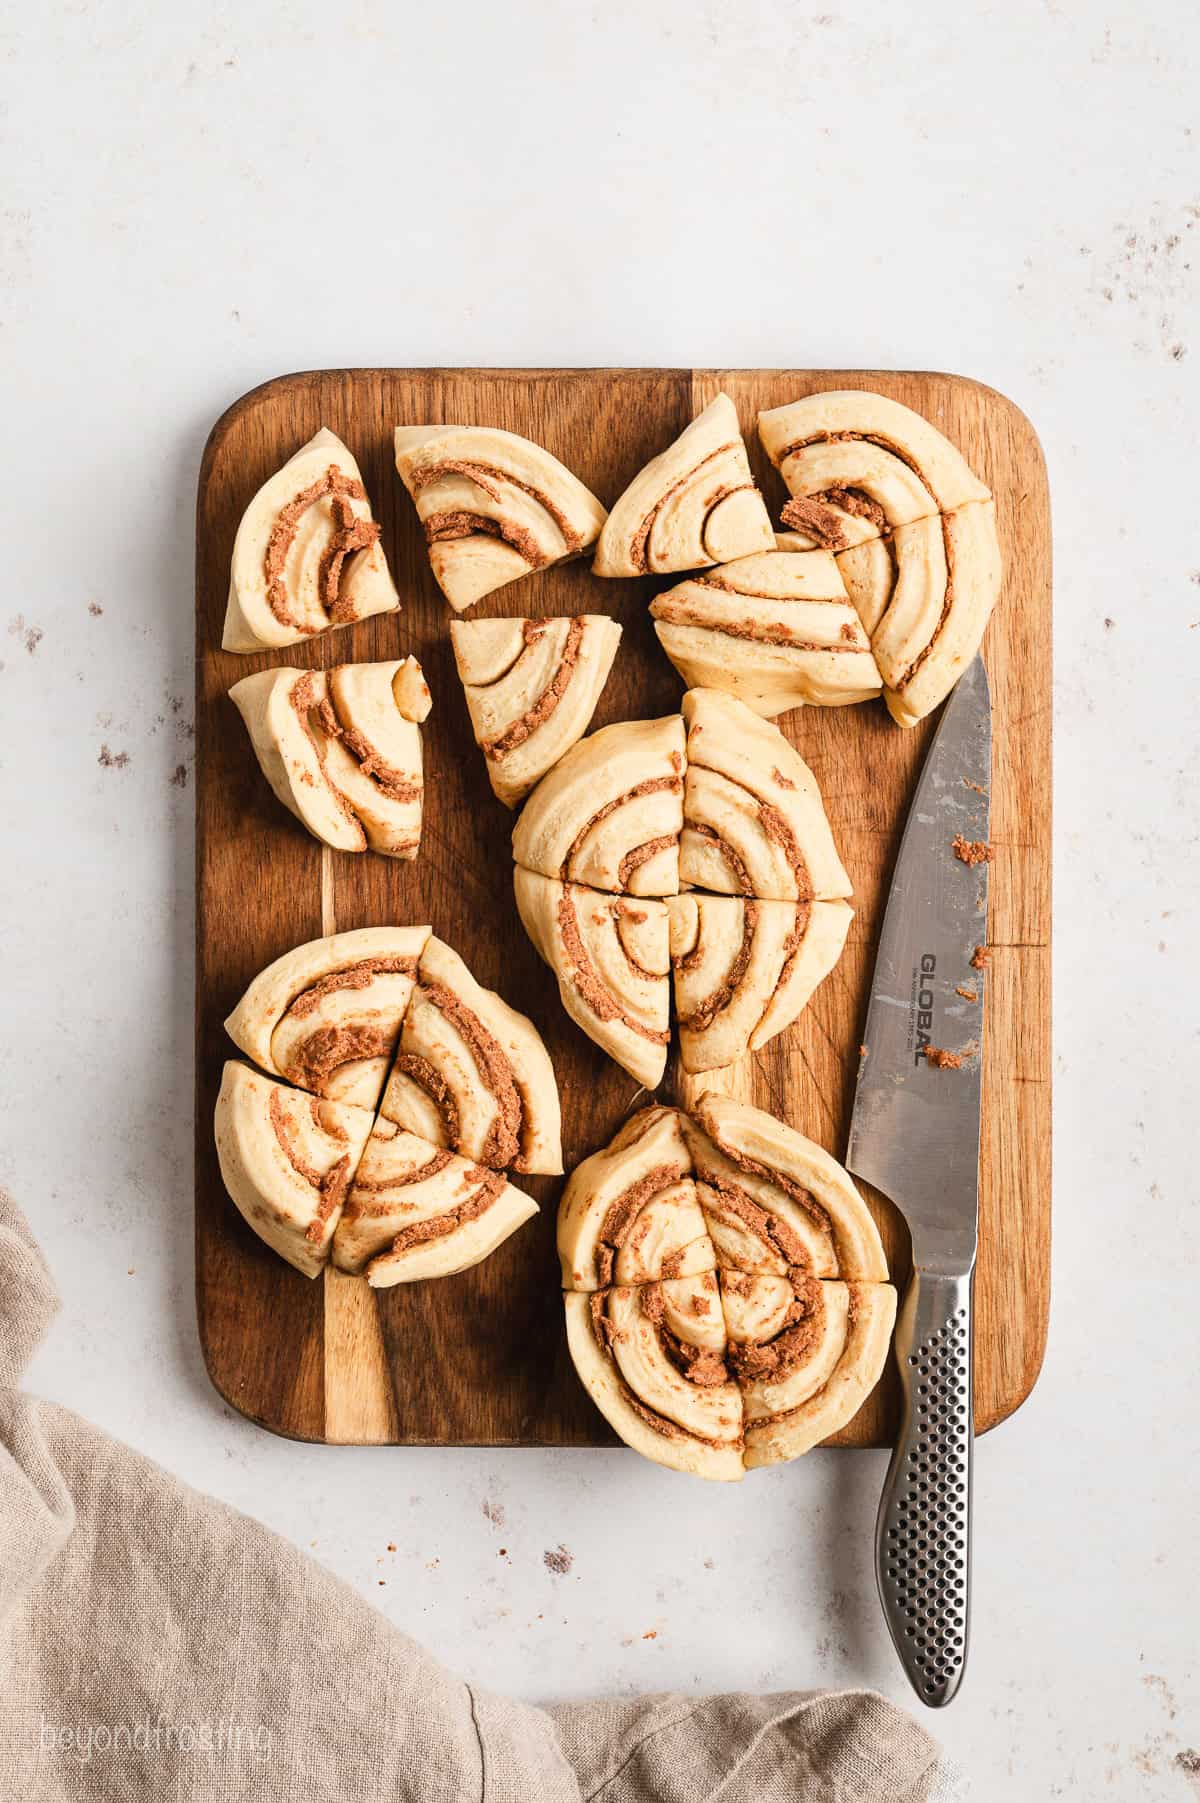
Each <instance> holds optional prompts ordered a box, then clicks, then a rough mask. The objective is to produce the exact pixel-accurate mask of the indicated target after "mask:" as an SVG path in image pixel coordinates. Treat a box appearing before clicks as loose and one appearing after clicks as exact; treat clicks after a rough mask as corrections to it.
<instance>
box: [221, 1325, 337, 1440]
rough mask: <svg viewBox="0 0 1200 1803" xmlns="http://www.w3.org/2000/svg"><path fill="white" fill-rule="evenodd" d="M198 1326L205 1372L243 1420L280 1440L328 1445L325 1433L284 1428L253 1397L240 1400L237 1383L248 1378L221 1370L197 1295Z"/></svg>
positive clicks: (225, 1402)
mask: <svg viewBox="0 0 1200 1803" xmlns="http://www.w3.org/2000/svg"><path fill="white" fill-rule="evenodd" d="M196 1328H197V1338H198V1339H199V1341H200V1357H201V1359H202V1360H203V1362H204V1374H205V1376H206V1377H207V1378H208V1381H209V1383H210V1384H211V1385H212V1387H213V1389H214V1390H215V1391H216V1393H217V1395H218V1396H219V1397H220V1399H221V1401H222V1402H223V1403H224V1404H225V1405H226V1407H227V1408H231V1409H232V1410H233V1412H234V1414H235V1415H240V1416H241V1418H242V1420H243V1421H248V1422H250V1424H251V1426H252V1427H260V1428H262V1430H263V1432H264V1433H267V1434H273V1435H274V1436H275V1438H276V1439H278V1440H299V1441H301V1442H302V1443H303V1444H304V1445H306V1446H324V1445H325V1444H326V1441H325V1436H324V1434H318V1433H307V1434H306V1433H298V1432H297V1431H296V1430H295V1428H291V1427H285V1425H284V1423H283V1422H282V1420H273V1419H270V1418H268V1416H266V1415H265V1414H262V1413H260V1412H259V1408H258V1405H257V1403H256V1402H255V1401H253V1400H251V1399H250V1398H247V1399H246V1400H245V1401H240V1400H239V1399H238V1396H237V1394H236V1387H235V1386H236V1382H240V1383H241V1384H243V1386H244V1385H245V1384H246V1382H247V1380H246V1378H245V1377H244V1375H243V1374H239V1375H238V1378H237V1379H236V1380H235V1381H230V1380H229V1379H227V1377H226V1375H225V1374H224V1372H223V1371H222V1370H221V1369H220V1366H219V1362H218V1360H217V1358H216V1355H215V1353H214V1349H213V1346H212V1345H211V1343H210V1341H209V1338H208V1332H207V1328H206V1324H205V1319H204V1309H203V1304H202V1303H201V1302H200V1301H199V1298H197V1306H196Z"/></svg>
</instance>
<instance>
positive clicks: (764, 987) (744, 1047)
mask: <svg viewBox="0 0 1200 1803" xmlns="http://www.w3.org/2000/svg"><path fill="white" fill-rule="evenodd" d="M667 911H668V914H669V916H670V923H671V965H672V970H673V981H674V986H675V1012H676V1014H677V1016H678V1024H679V1049H680V1055H681V1058H682V1060H683V1068H684V1070H685V1071H689V1072H696V1071H710V1070H719V1069H720V1068H721V1067H722V1066H724V1065H728V1064H735V1063H736V1062H737V1060H738V1059H739V1058H743V1057H745V1055H746V1054H747V1053H748V1052H757V1051H760V1050H761V1048H762V1047H763V1046H764V1045H766V1043H767V1041H768V1040H769V1039H773V1038H774V1036H775V1035H776V1034H777V1033H781V1032H782V1031H783V1029H784V1028H785V1027H788V1026H790V1025H791V1023H792V1022H793V1021H794V1020H795V1019H796V1017H797V1016H798V1015H799V1014H800V1013H801V1011H802V1010H803V1009H804V1007H805V1006H806V1004H807V1002H808V1000H809V997H810V996H811V995H812V993H813V990H814V989H815V988H816V987H817V985H818V983H820V982H822V981H823V979H824V978H825V977H827V976H828V975H829V972H830V971H831V970H832V969H833V967H834V965H835V964H836V963H837V961H838V959H839V958H840V957H841V955H842V947H843V946H844V945H845V943H846V934H847V932H848V931H849V928H850V922H851V920H852V919H853V918H854V911H853V909H852V908H850V907H849V906H848V905H847V904H846V903H845V902H844V901H811V902H810V901H802V902H785V901H758V900H756V899H754V898H753V897H751V896H747V897H745V898H743V897H741V896H733V895H706V894H704V893H702V892H694V893H688V894H684V895H673V896H671V897H670V898H669V899H668V901H667Z"/></svg>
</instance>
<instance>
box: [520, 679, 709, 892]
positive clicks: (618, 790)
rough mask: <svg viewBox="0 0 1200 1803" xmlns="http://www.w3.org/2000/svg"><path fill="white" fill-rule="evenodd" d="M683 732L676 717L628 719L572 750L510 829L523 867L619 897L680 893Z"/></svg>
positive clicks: (526, 805) (604, 728)
mask: <svg viewBox="0 0 1200 1803" xmlns="http://www.w3.org/2000/svg"><path fill="white" fill-rule="evenodd" d="M683 767H684V729H683V721H682V720H681V719H680V717H679V715H678V714H669V715H667V716H666V718H665V719H661V720H622V721H619V722H618V723H617V724H616V725H614V726H603V727H601V729H600V731H599V732H594V733H591V734H590V735H589V736H588V737H587V738H586V739H581V740H580V741H579V743H578V744H577V745H573V746H572V747H571V749H570V751H568V752H567V754H566V756H565V757H563V758H562V759H560V761H559V762H558V763H557V764H556V765H555V766H554V768H553V769H552V770H551V771H549V772H548V774H547V775H546V776H544V777H543V778H542V780H541V782H540V783H539V784H538V786H537V788H536V789H535V790H534V791H533V793H532V795H531V796H530V797H529V800H528V801H527V802H526V803H525V806H524V808H523V810H522V812H521V816H520V818H519V820H518V821H517V824H516V826H515V828H514V829H513V841H512V843H513V857H514V858H515V860H516V862H517V863H518V864H519V865H521V866H522V868H523V869H525V870H533V871H536V872H537V873H538V874H539V875H541V876H547V877H556V878H558V879H560V880H561V881H563V882H572V883H584V884H587V885H588V886H589V887H590V888H593V889H608V890H611V891H612V892H613V893H614V894H618V895H620V894H628V895H657V896H662V895H673V894H674V893H675V891H676V890H677V889H678V888H679V834H680V830H681V828H682V826H683Z"/></svg>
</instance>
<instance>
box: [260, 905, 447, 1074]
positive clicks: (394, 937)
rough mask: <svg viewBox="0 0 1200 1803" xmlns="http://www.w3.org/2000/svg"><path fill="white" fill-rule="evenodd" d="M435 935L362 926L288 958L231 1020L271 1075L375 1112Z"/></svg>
mask: <svg viewBox="0 0 1200 1803" xmlns="http://www.w3.org/2000/svg"><path fill="white" fill-rule="evenodd" d="M429 931H430V930H429V928H428V927H424V926H421V927H362V928H360V929H359V930H358V931H356V932H352V933H335V934H333V935H332V936H331V937H330V938H328V939H314V940H311V941H310V942H309V943H308V944H307V945H299V946H297V947H296V948H295V950H294V951H290V952H285V953H284V955H283V957H281V958H276V960H275V962H274V963H273V964H269V965H268V966H267V968H266V969H265V970H264V971H262V972H261V973H260V975H258V976H257V977H255V979H254V981H253V983H251V985H250V987H249V988H248V989H247V991H246V993H245V995H244V996H243V997H242V999H241V1001H240V1002H239V1003H238V1005H237V1007H236V1008H235V1009H234V1011H233V1013H232V1014H231V1015H230V1016H229V1019H228V1020H227V1021H226V1022H225V1031H226V1032H227V1033H228V1034H229V1037H230V1038H231V1039H232V1040H233V1042H234V1044H235V1045H236V1046H237V1048H238V1050H239V1051H242V1052H244V1053H245V1054H246V1056H247V1058H251V1059H253V1061H254V1063H255V1064H257V1065H260V1066H261V1068H262V1069H263V1070H265V1071H269V1072H270V1073H271V1075H272V1076H275V1077H284V1078H286V1079H287V1081H288V1082H289V1083H294V1084H295V1085H296V1086H297V1087H298V1088H300V1089H304V1090H308V1091H311V1092H312V1093H313V1094H314V1095H318V1096H322V1097H327V1098H329V1099H330V1100H332V1101H338V1102H352V1103H354V1104H355V1105H356V1106H358V1107H362V1108H369V1109H374V1108H375V1107H376V1106H377V1104H378V1102H379V1098H380V1095H381V1093H382V1091H383V1086H384V1082H385V1079H386V1077H387V1070H388V1065H389V1064H390V1062H391V1058H392V1053H393V1052H394V1050H395V1048H396V1043H397V1040H398V1039H399V1037H400V1025H401V1022H402V1020H403V1018H404V1013H405V1010H406V1009H407V1007H408V1005H409V1001H410V999H411V997H412V992H413V984H414V982H415V980H416V974H417V966H418V961H419V959H420V957H421V953H422V952H423V951H424V949H425V945H426V941H427V940H428V938H429Z"/></svg>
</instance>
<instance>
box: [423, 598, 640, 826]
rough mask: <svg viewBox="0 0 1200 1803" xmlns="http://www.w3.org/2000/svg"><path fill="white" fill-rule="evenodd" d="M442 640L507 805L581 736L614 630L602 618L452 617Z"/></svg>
mask: <svg viewBox="0 0 1200 1803" xmlns="http://www.w3.org/2000/svg"><path fill="white" fill-rule="evenodd" d="M450 637H451V640H452V641H453V645H454V657H455V661H456V662H457V664H458V673H459V675H460V676H461V678H462V682H463V687H464V689H465V690H466V696H467V707H468V709H469V711H470V715H471V726H472V728H473V729H474V733H475V742H476V744H477V745H478V746H479V747H480V749H481V751H482V752H483V755H484V757H485V758H486V760H487V773H488V780H489V782H490V783H491V785H492V788H493V789H494V790H495V792H496V794H497V795H498V796H499V797H500V800H501V801H502V802H504V803H505V804H506V806H508V807H510V808H511V807H515V806H516V804H517V803H518V802H519V801H520V800H521V799H522V798H523V797H524V796H525V795H527V794H528V793H529V791H530V789H532V788H533V786H534V784H535V783H537V782H538V781H539V780H540V779H541V778H542V777H543V776H544V775H545V774H546V772H547V770H549V769H551V768H552V767H553V766H554V765H555V764H557V763H558V761H559V759H560V758H561V757H563V755H564V754H565V753H566V752H567V751H569V750H570V748H571V746H572V745H574V744H575V743H576V742H577V741H578V740H579V739H581V738H582V737H583V735H584V733H585V732H586V731H587V728H588V725H589V723H590V721H591V718H592V714H593V713H594V711H595V707H596V703H597V701H598V700H599V699H600V691H601V689H603V687H604V685H605V683H606V682H607V680H608V673H609V671H610V670H611V668H612V662H613V658H614V657H615V656H616V654H617V645H618V643H619V642H620V638H621V628H620V627H619V626H618V625H617V623H616V621H615V620H610V619H608V618H607V617H606V616H605V615H603V614H580V615H577V616H576V617H574V618H573V619H553V620H454V621H452V622H451V625H450Z"/></svg>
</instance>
